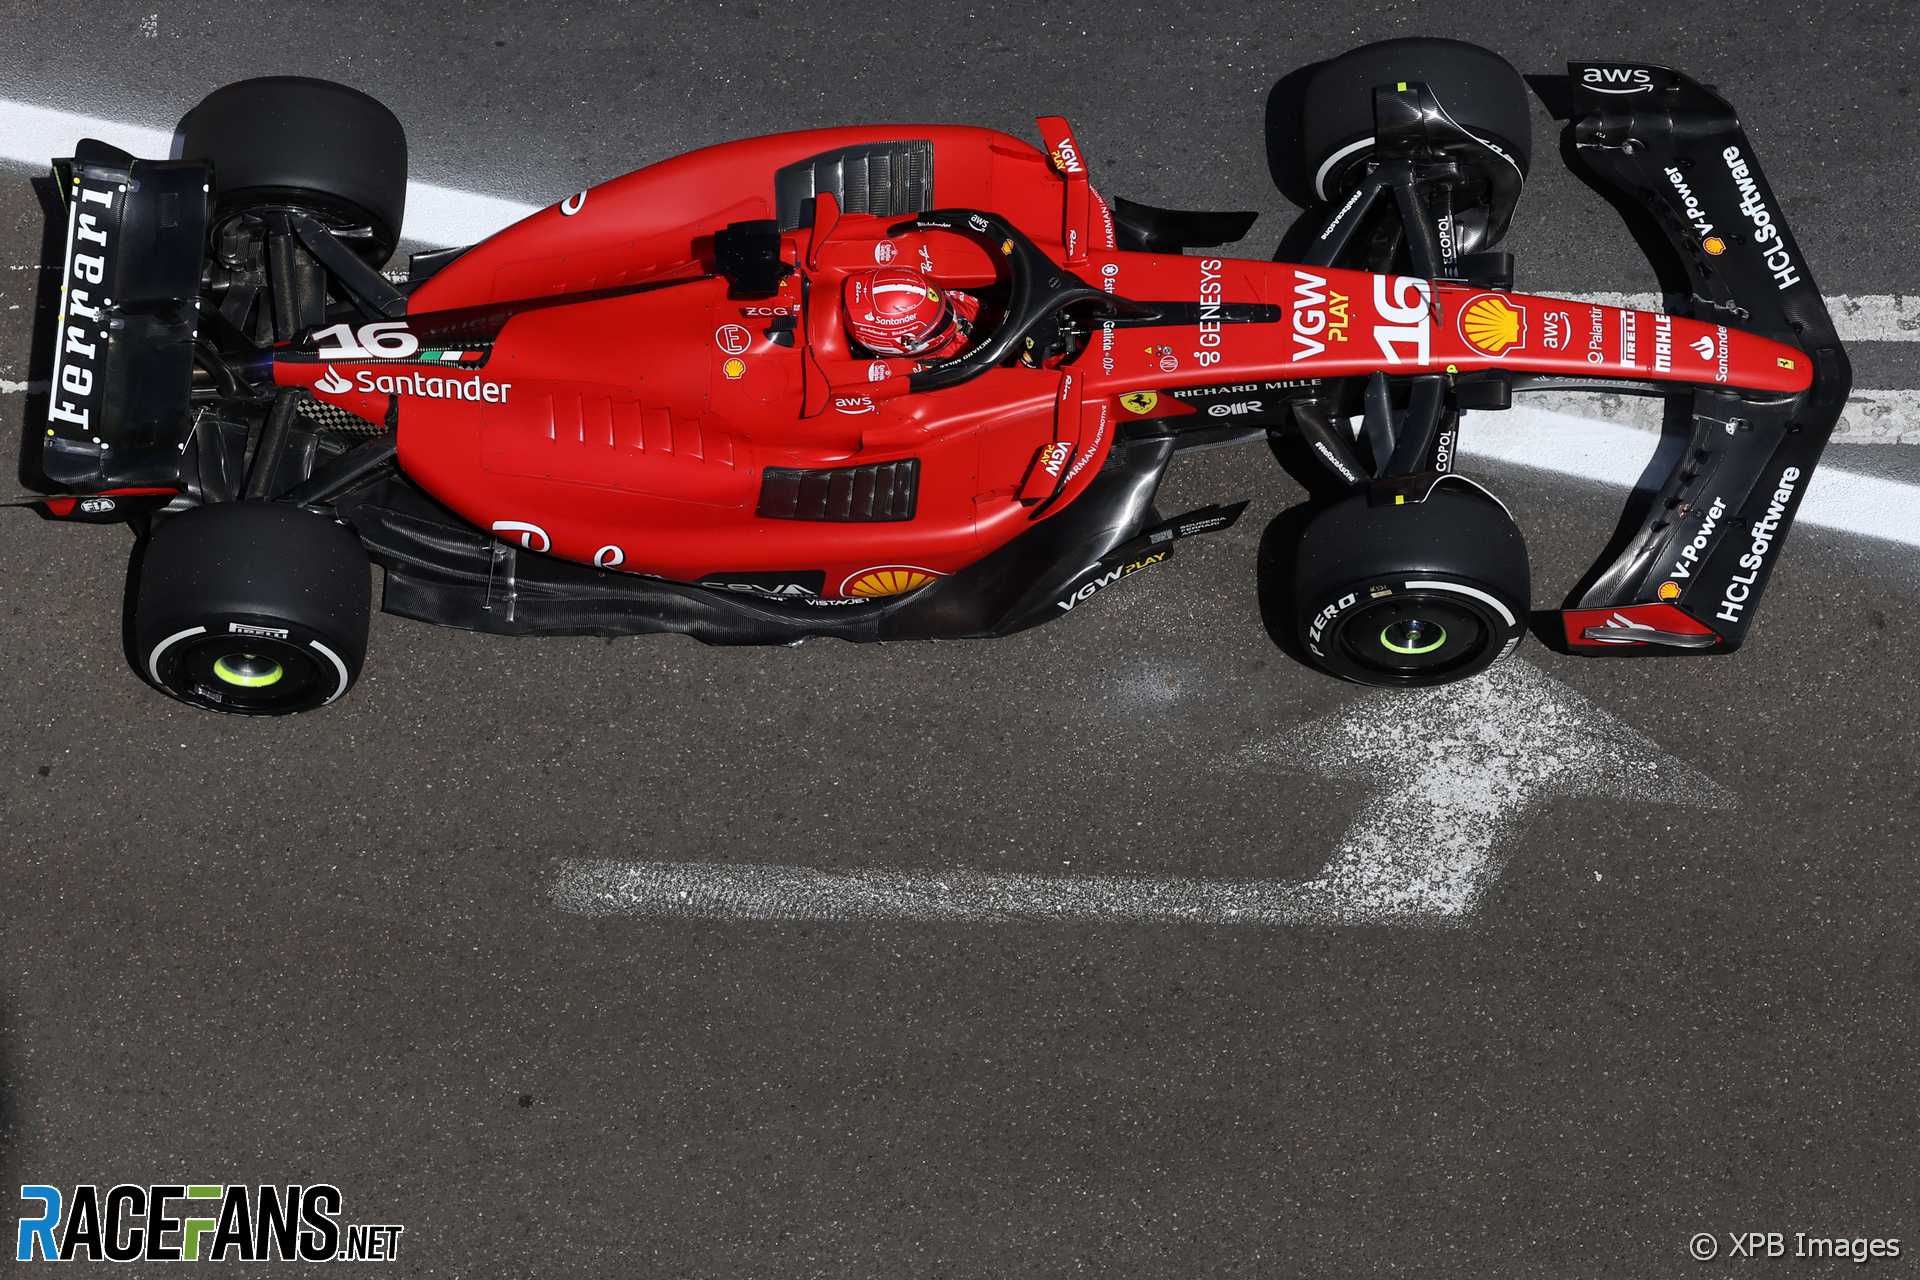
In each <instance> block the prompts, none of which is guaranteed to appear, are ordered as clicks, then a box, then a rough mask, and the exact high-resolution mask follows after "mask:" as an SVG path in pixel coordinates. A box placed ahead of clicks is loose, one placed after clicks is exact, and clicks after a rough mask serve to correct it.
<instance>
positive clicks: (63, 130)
mask: <svg viewBox="0 0 1920 1280" xmlns="http://www.w3.org/2000/svg"><path fill="white" fill-rule="evenodd" d="M81 138H98V139H100V141H102V142H107V143H111V144H113V145H114V146H116V147H119V148H120V149H121V150H122V151H127V152H130V153H132V154H133V155H136V156H143V157H146V158H148V159H153V158H157V157H163V156H168V155H171V154H172V153H173V132H172V130H170V129H154V128H150V127H148V126H146V125H137V124H127V123H125V122H124V121H120V120H103V119H101V118H100V117H99V116H89V115H81V114H79V113H77V112H73V111H57V110H55V109H54V108H52V107H42V106H36V105H35V104H33V103H31V102H14V101H11V100H9V99H5V98H0V160H5V161H8V162H11V163H14V164H25V165H32V166H33V167H35V168H43V167H45V165H46V164H47V162H48V161H49V160H51V159H53V158H54V157H55V156H69V155H72V154H73V144H74V143H75V142H78V141H79V140H80V139H81ZM567 194H571V193H570V192H569V193H567ZM540 208H541V206H540V205H533V204H527V203H525V202H523V201H519V200H505V199H502V198H501V197H499V196H489V195H482V194H480V193H479V192H476V191H461V190H459V189H458V188H455V187H443V186H440V185H438V184H437V183H432V182H409V183H408V184H407V225H406V236H407V239H409V240H412V241H417V242H419V243H422V244H429V245H455V244H472V243H473V242H474V241H476V240H483V239H485V238H486V237H487V236H490V235H492V234H493V233H494V232H496V231H498V230H500V229H501V228H502V227H506V226H510V225H512V224H513V223H515V222H518V221H520V219H522V218H524V217H526V216H527V215H528V214H530V213H535V212H537V211H538V210H539V209H540Z"/></svg>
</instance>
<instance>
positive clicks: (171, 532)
mask: <svg viewBox="0 0 1920 1280" xmlns="http://www.w3.org/2000/svg"><path fill="white" fill-rule="evenodd" d="M134 574H135V581H134V583H133V584H132V585H133V588H134V591H133V595H134V607H133V616H132V635H131V637H130V643H129V645H128V652H129V656H130V657H131V658H132V660H133V662H134V666H135V669H136V670H137V671H138V672H139V674H140V676H141V677H142V678H143V679H145V680H146V681H147V682H148V683H149V684H151V685H153V686H154V688H156V689H159V690H160V691H161V692H162V693H165V694H167V695H168V696H169V697H172V698H177V699H178V700H180V701H181V702H184V703H187V704H188V705H189V706H195V707H200V708H203V709H205V710H209V711H224V712H227V713H229V714H234V715H256V716H257V715H289V714H292V713H294V712H299V711H310V710H313V709H314V708H316V707H323V706H326V705H327V704H328V703H331V702H335V701H338V700H339V698H340V697H341V696H342V695H344V694H345V693H346V692H347V690H348V689H349V688H351V687H352V685H353V682H354V679H355V678H356V677H357V676H358V675H359V674H360V666H361V663H362V662H363V661H364V660H365V658H366V652H367V624H368V617H369V613H370V608H369V602H368V585H369V579H370V569H369V564H368V560H367V553H366V549H365V548H364V547H363V546H362V545H361V543H360V539H359V537H358V535H356V534H355V533H354V532H353V531H352V530H351V529H349V528H347V527H346V526H345V525H342V524H340V523H338V522H337V521H334V520H331V519H329V518H327V517H325V516H321V515H315V514H313V513H312V512H308V511H303V510H301V509H300V508H298V507H292V506H285V505H282V504H278V503H269V502H223V503H217V504H214V505H212V506H205V507H196V508H194V509H192V510H190V511H186V512H182V513H181V514H179V515H176V516H171V517H168V518H166V519H164V520H162V521H160V522H159V523H158V524H157V526H156V527H155V528H154V531H153V533H152V534H151V535H150V536H149V537H148V538H147V541H146V543H145V544H144V546H143V547H142V548H141V550H140V552H139V553H138V554H137V555H136V558H135V568H134Z"/></svg>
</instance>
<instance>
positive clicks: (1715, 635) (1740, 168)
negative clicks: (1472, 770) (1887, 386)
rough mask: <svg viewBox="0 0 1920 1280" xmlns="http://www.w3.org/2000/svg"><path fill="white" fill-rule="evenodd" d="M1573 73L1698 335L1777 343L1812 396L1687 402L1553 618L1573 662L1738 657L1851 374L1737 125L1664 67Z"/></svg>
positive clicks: (1621, 194)
mask: <svg viewBox="0 0 1920 1280" xmlns="http://www.w3.org/2000/svg"><path fill="white" fill-rule="evenodd" d="M1569 71H1570V74H1571V77H1572V81H1573V94H1574V104H1575V110H1574V119H1573V123H1572V126H1571V128H1572V135H1573V140H1574V144H1575V146H1576V148H1577V150H1578V154H1579V157H1580V159H1581V160H1582V161H1584V162H1585V164H1586V165H1587V166H1588V167H1589V168H1590V169H1591V170H1592V171H1593V173H1594V174H1595V175H1597V177H1598V178H1599V179H1600V181H1601V182H1602V183H1604V184H1605V185H1606V186H1608V187H1609V188H1611V189H1612V192H1613V194H1614V195H1615V197H1616V198H1617V199H1619V200H1621V201H1623V202H1625V203H1627V204H1630V205H1635V206H1638V207H1641V208H1644V209H1645V210H1646V211H1647V212H1648V213H1650V214H1651V215H1652V218H1653V220H1654V222H1655V223H1656V224H1657V225H1658V227H1659V229H1660V232H1661V235H1662V236H1663V238H1664V239H1665V240H1666V241H1667V243H1668V244H1669V245H1671V246H1672V248H1673V250H1674V251H1675V252H1676V253H1677V254H1678V255H1679V258H1680V261H1681V263H1682V265H1683V266H1684V267H1685V269H1686V272H1687V277H1688V280H1689V282H1690V283H1691V286H1692V289H1693V294H1694V297H1693V302H1692V311H1693V316H1694V318H1695V319H1700V320H1707V321H1709V322H1716V321H1717V322H1718V323H1720V324H1723V325H1727V326H1737V327H1739V328H1742V329H1746V330H1748V331H1751V332H1755V333H1760V334H1764V335H1766V336H1768V337H1772V338H1776V339H1778V340H1779V341H1781V342H1785V343H1788V344H1790V345H1792V346H1795V347H1798V348H1800V349H1801V350H1802V351H1804V352H1805V353H1806V354H1807V356H1808V357H1809V358H1810V360H1811V361H1812V365H1813V384H1812V386H1811V387H1810V388H1809V389H1808V390H1807V391H1805V392H1803V393H1801V394H1800V395H1798V396H1793V397H1789V398H1784V399H1782V398H1778V397H1754V396H1744V395H1742V394H1740V393H1739V392H1737V391H1734V390H1732V389H1720V388H1701V389H1698V390H1695V391H1693V392H1691V393H1690V396H1691V405H1690V409H1691V414H1692V430H1691V438H1690V439H1689V440H1688V442H1687V447H1686V450H1685V453H1684V454H1683V455H1682V456H1681V457H1680V458H1679V460H1678V462H1677V464H1676V465H1675V467H1674V469H1673V471H1672V472H1671V473H1670V474H1669V475H1668V477H1667V479H1666V481H1665V482H1664V484H1663V485H1662V487H1661V489H1660V491H1659V492H1658V493H1657V494H1656V495H1655V496H1654V499H1653V501H1652V503H1651V505H1650V506H1649V508H1648V511H1647V514H1646V517H1645V519H1644V520H1643V521H1642V523H1641V525H1640V527H1639V529H1638V530H1637V531H1636V532H1635V533H1634V534H1633V535H1632V537H1631V538H1630V540H1629V541H1628V542H1627V543H1626V545H1625V547H1624V549H1623V551H1622V552H1621V554H1620V555H1619V556H1618V557H1617V558H1616V559H1615V560H1614V561H1613V563H1612V564H1611V565H1609V566H1608V567H1607V568H1606V569H1605V570H1604V571H1603V572H1601V573H1600V574H1599V575H1598V576H1597V577H1596V578H1595V579H1594V580H1593V583H1592V585H1591V586H1590V587H1589V588H1588V589H1587V591H1586V592H1585V593H1584V594H1583V595H1582V596H1581V598H1580V599H1579V601H1578V603H1577V606H1576V607H1574V608H1572V609H1568V610H1565V611H1563V612H1562V613H1561V615H1560V619H1561V622H1562V625H1563V626H1564V629H1565V639H1566V643H1567V645H1568V646H1569V648H1571V649H1572V650H1573V651H1575V652H1587V653H1597V652H1609V651H1611V652H1619V651H1623V650H1628V651H1640V652H1659V651H1666V652H1701V653H1715V652H1719V653H1724V652H1728V651H1730V650H1732V649H1734V648H1737V647H1738V646H1739V644H1740V642H1741V641H1742V640H1744V639H1745V637H1746V634H1747V629H1748V628H1749V627H1751V626H1752V625H1753V618H1754V614H1755V611H1756V609H1757V607H1758V604H1759V601H1760V596H1761V593H1762V591H1763V590H1764V589H1765V587H1766V584H1767V580H1768V578H1769V577H1770V576H1771V574H1772V572H1773V569H1774V566H1775V565H1776V564H1778V562H1779V559H1780V554H1781V549H1782V546H1783V544H1784V543H1785V541H1786V535H1787V530H1788V527H1789V526H1790V525H1791V524H1792V523H1793V517H1794V514H1795V512H1796V511H1798V509H1799V506H1800V502H1801V500H1802V499H1803V498H1804V497H1805V495H1806V491H1807V486H1808V483H1809V482H1810V481H1811V480H1812V478H1813V469H1814V465H1815V463H1817V462H1818V461H1819V458H1820V453H1821V450H1822V449H1823V448H1825V446H1826V443H1827V438H1828V437H1829V436H1830V435H1831V434H1832V433H1833V428H1834V426H1835V424H1836V423H1837V422H1838V421H1839V418H1840V414H1841V411H1842V410H1843V409H1844V408H1845V405H1846V400H1847V393H1848V391H1849V389H1850V387H1851V383H1852V373H1851V369H1850V367H1849V365H1848V362H1847V355H1846V352H1845V351H1844V350H1843V349H1842V348H1841V346H1840V340H1839V337H1838V336H1837V335H1836V334H1835V332H1834V327H1833V321H1832V319H1831V318H1830V317H1829V316H1828V314H1827V308H1826V303H1825V301H1824V300H1823V299H1822V298H1821V296H1820V291H1819V289H1818V288H1816V287H1815V285H1814V281H1813V275H1812V273H1811V271H1809V270H1808V268H1807V262H1806V258H1805V256H1804V255H1803V254H1802V253H1801V251H1800V246H1799V244H1798V243H1797V242H1796V240H1795V239H1794V236H1793V233H1792V231H1791V230H1790V229H1789V228H1788V226H1787V223H1786V221H1785V219H1784V218H1783V217H1782V216H1781V212H1780V205H1779V203H1778V202H1777V201H1776V200H1775V199H1774V196H1773V191H1772V189H1771V188H1770V187H1769V186H1768V184H1767V180H1766V177H1765V176H1764V175H1763V174H1762V172H1761V170H1760V165H1759V161H1758V158H1757V157H1756V156H1755V155H1754V151H1753V147H1752V144H1751V143H1749V142H1748V141H1747V136H1746V134H1745V133H1744V132H1743V131H1742V130H1741V128H1740V122H1739V119H1738V118H1737V117H1736V116H1735V114H1734V111H1733V108H1732V107H1731V106H1729V105H1728V104H1727V102H1726V101H1725V100H1724V99H1722V98H1721V97H1720V96H1719V95H1717V94H1715V93H1714V92H1712V91H1711V90H1709V89H1707V88H1705V87H1703V86H1701V85H1699V84H1696V83H1695V82H1694V81H1692V80H1690V79H1688V78H1687V77H1686V76H1683V75H1681V74H1679V73H1678V72H1675V71H1672V70H1669V69H1668V68H1666V67H1661V66H1653V65H1647V64H1631V63H1581V62H1576V63H1573V64H1571V65H1570V67H1569ZM1722 350H1723V351H1724V350H1725V346H1724V344H1723V346H1722ZM1655 358H1656V360H1657V359H1658V358H1659V356H1658V354H1656V357H1655ZM1723 376H1724V375H1723Z"/></svg>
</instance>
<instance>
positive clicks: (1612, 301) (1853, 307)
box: [0, 98, 1920, 342]
mask: <svg viewBox="0 0 1920 1280" xmlns="http://www.w3.org/2000/svg"><path fill="white" fill-rule="evenodd" d="M83 137H92V138H98V139H100V140H101V141H102V142H110V143H112V144H113V145H114V146H116V147H119V148H121V149H122V150H123V151H129V152H131V153H133V154H134V155H136V156H146V157H149V158H151V157H158V156H166V155H171V154H172V151H173V132H172V130H170V129H156V128H153V127H152V126H150V125H139V124H129V123H127V122H125V121H121V120H107V119H103V118H101V117H100V116H90V115H85V114H83V113H81V112H77V111H62V110H59V109H58V108H55V107H47V106H41V105H40V104H38V103H32V102H20V101H16V100H14V99H10V98H0V162H10V163H13V164H25V165H32V166H34V167H36V168H38V167H41V166H43V165H45V164H46V163H47V162H48V161H49V160H51V159H52V158H53V157H55V156H64V155H70V154H72V151H73V144H74V142H75V141H77V140H78V139H80V138H83ZM566 194H569V195H570V194H572V193H571V192H568V193H566ZM543 207H544V206H542V205H535V204H527V203H525V202H523V201H519V200H508V199H503V198H502V197H500V196H490V195H483V194H481V193H479V192H476V191H462V190H460V189H458V188H456V187H443V186H439V185H437V184H435V183H431V182H409V183H408V184H407V227H406V234H407V238H408V239H409V240H416V241H419V242H420V243H423V244H431V245H456V244H472V243H473V242H474V241H476V240H480V239H483V238H484V237H486V236H489V235H492V234H493V233H494V232H496V231H498V230H500V229H501V228H502V227H505V226H508V225H510V224H512V223H515V222H518V221H519V220H520V219H522V218H524V217H526V216H527V215H528V214H530V213H535V212H538V211H539V210H540V209H541V208H543ZM1547 296H1550V297H1554V296H1564V297H1570V298H1573V299H1575V300H1576V301H1592V302H1599V303H1603V304H1606V305H1609V306H1616V307H1634V308H1637V309H1640V310H1652V311H1658V310H1660V309H1661V307H1662V303H1661V299H1660V297H1659V296H1658V295H1657V294H1651V293H1589V294H1577V295H1575V294H1566V295H1554V294H1550V295H1547ZM1827 307H1828V309H1829V310H1830V311H1832V312H1833V318H1834V323H1835V324H1836V325H1837V326H1838V328H1839V330H1840V336H1841V337H1842V338H1844V339H1847V340H1849V341H1854V342H1917V341H1920V297H1908V296H1907V295H1905V294H1863V295H1859V296H1850V295H1846V294H1839V295H1835V296H1832V297H1829V298H1828V299H1827Z"/></svg>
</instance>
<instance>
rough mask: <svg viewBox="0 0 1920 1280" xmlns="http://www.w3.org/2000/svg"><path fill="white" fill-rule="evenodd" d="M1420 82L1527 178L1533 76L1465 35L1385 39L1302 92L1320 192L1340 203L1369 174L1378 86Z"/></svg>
mask: <svg viewBox="0 0 1920 1280" xmlns="http://www.w3.org/2000/svg"><path fill="white" fill-rule="evenodd" d="M1403 81H1406V82H1412V81H1420V82H1423V83H1425V84H1426V86H1427V88H1428V89H1429V90H1431V91H1432V93H1433V96H1434V98H1435V99H1436V100H1437V101H1438V102H1439V104H1440V107H1441V109H1442V110H1444V111H1445V112H1446V113H1447V114H1448V115H1450V116H1452V117H1453V120H1454V122H1455V123H1456V124H1458V125H1459V126H1460V127H1461V128H1463V129H1465V130H1467V132H1469V133H1472V134H1474V135H1476V136H1477V137H1479V138H1480V140H1481V141H1483V142H1487V143H1491V144H1492V145H1493V146H1494V147H1495V148H1496V149H1498V150H1499V151H1501V152H1503V153H1504V154H1506V155H1507V156H1509V157H1511V158H1512V160H1513V162H1514V164H1515V166H1516V167H1518V169H1519V170H1520V174H1521V176H1522V177H1523V178H1524V177H1525V176H1526V173H1527V169H1528V166H1529V165H1530V164H1531V163H1532V161H1533V112H1532V108H1531V105H1530V102H1529V96H1528V93H1527V84H1526V81H1524V80H1522V79H1521V78H1520V73H1519V72H1517V71H1515V70H1514V69H1513V67H1512V66H1511V65H1510V64H1509V63H1508V62H1507V60H1506V59H1505V58H1502V57H1501V56H1500V55H1499V54H1497V53H1494V52H1493V51H1492V50H1490V49H1482V48H1481V47H1480V46H1479V45H1473V44H1467V43H1465V42H1464V41H1460V40H1436V39H1407V40H1382V41H1380V42H1379V43H1378V44H1368V45H1362V46H1360V47H1359V48H1358V49H1354V50H1351V51H1350V52H1347V53H1343V54H1341V55H1340V56H1339V57H1337V58H1333V59H1330V60H1329V61H1327V62H1324V63H1321V64H1320V66H1319V67H1318V68H1316V69H1315V70H1314V72H1313V74H1312V75H1311V76H1310V77H1309V78H1308V80H1307V83H1306V87H1305V91H1304V93H1303V95H1302V105H1301V116H1300V146H1301V149H1302V151H1303V152H1304V156H1303V159H1304V162H1305V173H1306V176H1307V177H1308V178H1309V179H1310V181H1311V183H1312V187H1313V194H1314V195H1315V196H1316V197H1317V198H1319V199H1321V200H1329V201H1330V200H1337V199H1338V198H1339V197H1340V195H1341V193H1343V192H1345V191H1347V190H1348V189H1349V188H1350V187H1352V186H1353V185H1354V184H1356V183H1358V182H1359V180H1360V178H1361V177H1362V176H1363V175H1364V174H1365V172H1366V161H1367V159H1368V157H1369V155H1371V153H1372V150H1373V127H1374V119H1373V91H1374V89H1375V88H1376V87H1378V86H1380V85H1394V84H1398V83H1401V82H1403Z"/></svg>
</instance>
